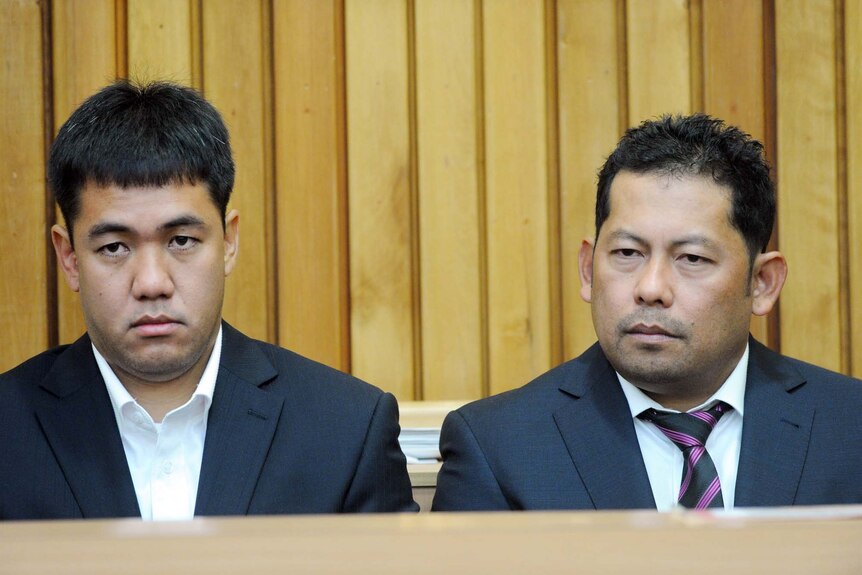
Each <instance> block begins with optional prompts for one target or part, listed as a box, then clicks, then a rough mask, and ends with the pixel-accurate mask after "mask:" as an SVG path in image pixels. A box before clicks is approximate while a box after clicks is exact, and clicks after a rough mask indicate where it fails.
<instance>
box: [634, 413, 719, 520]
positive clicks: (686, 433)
mask: <svg viewBox="0 0 862 575" xmlns="http://www.w3.org/2000/svg"><path fill="white" fill-rule="evenodd" d="M732 409H733V408H732V407H731V406H729V405H727V404H726V403H724V402H721V401H719V402H718V403H716V404H715V405H713V406H712V407H711V408H709V409H708V410H706V411H692V412H689V413H669V412H666V411H657V410H655V409H647V410H646V411H644V412H643V413H641V414H640V415H639V416H638V417H640V418H641V419H643V420H645V421H650V422H652V423H653V424H655V426H656V427H658V428H659V430H661V432H662V433H664V434H665V435H666V436H667V438H668V439H670V440H671V441H673V442H674V444H675V445H676V446H677V447H679V448H680V450H682V455H683V459H684V460H685V466H684V469H683V474H682V483H681V484H680V487H679V498H678V501H679V504H680V505H682V506H683V507H688V508H691V509H707V508H709V507H716V508H723V507H724V500H723V499H722V497H721V482H720V481H719V479H718V472H717V471H716V470H715V464H713V462H712V458H711V457H710V456H709V453H708V452H707V451H706V447H705V445H706V438H707V437H709V434H710V432H712V430H713V429H714V428H715V425H716V424H717V423H718V420H719V419H721V416H722V415H724V414H725V413H727V412H728V411H730V410H732Z"/></svg>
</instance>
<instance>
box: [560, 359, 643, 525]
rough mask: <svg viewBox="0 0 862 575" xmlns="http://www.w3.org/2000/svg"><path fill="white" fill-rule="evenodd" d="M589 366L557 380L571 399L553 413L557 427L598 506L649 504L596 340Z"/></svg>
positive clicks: (621, 402) (623, 406)
mask: <svg viewBox="0 0 862 575" xmlns="http://www.w3.org/2000/svg"><path fill="white" fill-rule="evenodd" d="M583 359H585V360H586V362H585V363H586V365H587V366H588V367H587V368H586V370H585V371H584V372H583V373H582V375H581V376H576V377H573V378H571V379H570V380H568V381H566V382H565V383H564V384H563V385H561V386H560V390H561V391H562V392H564V393H566V394H567V395H569V396H571V401H567V402H565V404H564V405H563V406H562V407H561V408H560V409H559V410H557V411H556V413H554V420H555V421H556V424H557V428H558V429H559V431H560V434H561V435H562V436H563V441H564V442H565V443H566V447H567V449H568V451H569V455H570V456H571V458H572V461H573V462H574V464H575V467H576V468H577V470H578V474H579V475H580V478H581V480H582V481H583V483H584V486H585V487H586V488H587V491H588V492H589V495H590V498H591V499H592V501H593V504H594V505H595V507H596V509H625V508H652V509H655V499H654V498H653V495H652V489H651V488H650V483H649V477H648V476H647V472H646V467H645V466H644V463H643V456H642V455H641V452H640V446H639V444H638V440H637V435H636V434H635V429H634V424H633V423H632V418H631V412H630V410H629V408H628V403H627V402H626V399H625V395H624V394H623V392H622V389H621V388H620V385H619V381H618V380H617V377H616V373H614V371H613V369H612V368H611V366H610V364H609V363H608V361H607V359H606V358H605V357H604V354H603V353H602V352H601V350H600V348H599V347H598V345H595V346H593V348H592V349H590V350H588V351H587V352H586V353H585V355H584V357H583Z"/></svg>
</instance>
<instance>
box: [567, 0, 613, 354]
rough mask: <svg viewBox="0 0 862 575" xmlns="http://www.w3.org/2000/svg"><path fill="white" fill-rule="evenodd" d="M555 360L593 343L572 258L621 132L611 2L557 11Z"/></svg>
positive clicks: (591, 229) (590, 1)
mask: <svg viewBox="0 0 862 575" xmlns="http://www.w3.org/2000/svg"><path fill="white" fill-rule="evenodd" d="M558 6H559V16H558V20H557V23H558V29H559V32H558V40H557V44H558V50H559V60H558V67H559V72H558V74H559V92H560V98H559V106H560V114H559V118H560V183H561V191H560V193H561V214H560V218H561V226H560V231H561V235H562V237H561V240H562V258H561V263H560V265H561V267H562V285H563V298H562V300H563V326H564V330H563V355H564V356H565V358H566V359H568V358H572V357H575V356H576V355H578V354H579V353H580V352H582V351H583V350H584V349H586V348H587V347H589V346H590V345H592V344H593V343H594V342H595V341H596V334H595V330H594V329H593V322H592V318H591V314H590V306H589V304H587V303H585V302H584V301H583V300H582V299H581V295H580V289H581V283H580V280H579V278H578V252H579V250H580V247H581V241H582V240H584V239H585V238H587V237H593V236H594V235H595V204H596V174H597V172H598V170H599V168H600V167H601V166H602V164H603V163H604V161H605V158H606V157H607V156H608V154H610V153H611V151H612V150H613V148H614V146H615V145H616V143H617V141H618V140H619V138H620V136H621V135H622V131H623V128H624V126H623V125H621V122H620V109H621V107H623V102H622V101H621V97H620V96H621V94H620V92H621V90H620V88H621V86H620V82H619V76H620V61H621V56H623V57H624V56H625V55H624V54H621V51H622V50H623V49H624V46H625V44H624V41H623V40H624V38H622V37H621V34H619V33H618V32H619V31H620V26H619V24H620V20H621V17H622V14H621V13H620V10H619V7H618V5H617V3H616V2H608V1H605V0H561V1H560V2H559V4H558Z"/></svg>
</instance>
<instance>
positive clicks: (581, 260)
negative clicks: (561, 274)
mask: <svg viewBox="0 0 862 575" xmlns="http://www.w3.org/2000/svg"><path fill="white" fill-rule="evenodd" d="M595 247H596V246H595V240H593V239H590V238H587V239H585V240H584V241H582V242H581V251H580V252H578V275H579V276H580V278H581V299H583V300H584V301H585V302H587V303H591V302H592V301H593V253H594V252H595Z"/></svg>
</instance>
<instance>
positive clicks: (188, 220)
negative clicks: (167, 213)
mask: <svg viewBox="0 0 862 575" xmlns="http://www.w3.org/2000/svg"><path fill="white" fill-rule="evenodd" d="M188 227H191V228H204V227H206V222H204V221H203V220H202V219H200V218H199V217H197V216H192V215H184V216H179V217H176V218H174V219H172V220H170V221H167V222H165V223H163V224H162V225H160V226H159V231H165V230H170V229H173V228H188Z"/></svg>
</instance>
